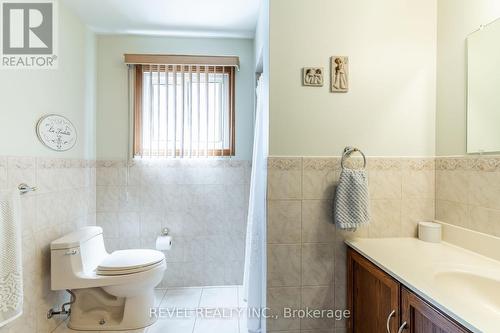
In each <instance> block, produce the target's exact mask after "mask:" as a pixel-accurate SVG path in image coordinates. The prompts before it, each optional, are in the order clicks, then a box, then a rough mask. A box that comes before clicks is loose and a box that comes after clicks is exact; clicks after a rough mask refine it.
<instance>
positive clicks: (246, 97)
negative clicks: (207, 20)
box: [97, 36, 254, 160]
mask: <svg viewBox="0 0 500 333" xmlns="http://www.w3.org/2000/svg"><path fill="white" fill-rule="evenodd" d="M124 53H172V54H202V55H237V56H239V57H240V64H241V70H240V71H239V72H237V74H236V154H237V156H236V158H238V159H244V160H250V159H251V152H252V142H253V108H254V86H253V83H254V56H253V41H252V40H249V39H248V40H246V39H215V38H214V39H210V38H204V39H195V38H174V37H143V36H99V37H98V97H97V109H98V114H97V124H98V125H97V142H98V147H97V158H98V159H108V160H109V159H112V160H120V159H125V158H126V157H127V145H128V139H127V137H128V103H127V102H128V98H127V91H128V90H127V67H126V66H125V65H124V63H123V54H124Z"/></svg>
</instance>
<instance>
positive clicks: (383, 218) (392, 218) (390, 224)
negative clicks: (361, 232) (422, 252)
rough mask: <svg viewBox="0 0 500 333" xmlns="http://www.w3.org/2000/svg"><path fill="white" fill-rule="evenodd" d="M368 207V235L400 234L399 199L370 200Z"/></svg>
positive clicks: (386, 235)
mask: <svg viewBox="0 0 500 333" xmlns="http://www.w3.org/2000/svg"><path fill="white" fill-rule="evenodd" d="M370 209H371V223H370V226H369V235H370V237H373V238H380V237H398V236H399V235H400V234H401V200H371V201H370Z"/></svg>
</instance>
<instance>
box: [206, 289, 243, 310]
mask: <svg viewBox="0 0 500 333" xmlns="http://www.w3.org/2000/svg"><path fill="white" fill-rule="evenodd" d="M200 307H202V308H237V307H238V288H237V287H224V288H217V287H213V288H203V292H202V294H201V301H200Z"/></svg>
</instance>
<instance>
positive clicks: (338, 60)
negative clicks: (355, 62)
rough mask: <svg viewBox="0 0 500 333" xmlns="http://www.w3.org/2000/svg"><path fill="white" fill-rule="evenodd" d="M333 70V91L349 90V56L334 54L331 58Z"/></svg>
mask: <svg viewBox="0 0 500 333" xmlns="http://www.w3.org/2000/svg"><path fill="white" fill-rule="evenodd" d="M331 70H332V75H331V76H332V82H331V89H332V92H348V91H349V58H348V57H343V56H333V57H332V58H331Z"/></svg>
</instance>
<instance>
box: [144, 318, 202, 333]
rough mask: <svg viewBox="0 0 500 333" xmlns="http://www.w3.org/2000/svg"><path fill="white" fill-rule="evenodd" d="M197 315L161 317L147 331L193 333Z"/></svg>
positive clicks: (149, 332) (150, 332) (156, 332)
mask: <svg viewBox="0 0 500 333" xmlns="http://www.w3.org/2000/svg"><path fill="white" fill-rule="evenodd" d="M195 322H196V317H195V316H194V315H191V316H190V317H189V318H180V317H176V318H160V319H158V320H157V321H156V323H154V324H153V325H151V326H150V327H149V328H148V330H147V333H193V329H194V325H195Z"/></svg>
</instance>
